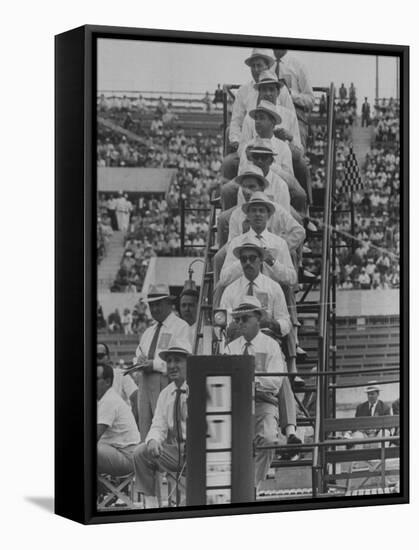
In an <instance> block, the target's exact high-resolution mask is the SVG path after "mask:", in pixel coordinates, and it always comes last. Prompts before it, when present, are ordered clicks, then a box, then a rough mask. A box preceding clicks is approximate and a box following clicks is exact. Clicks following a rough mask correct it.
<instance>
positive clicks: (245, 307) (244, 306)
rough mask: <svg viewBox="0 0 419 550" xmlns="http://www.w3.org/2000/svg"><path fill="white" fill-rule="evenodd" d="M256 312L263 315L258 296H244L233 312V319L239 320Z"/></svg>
mask: <svg viewBox="0 0 419 550" xmlns="http://www.w3.org/2000/svg"><path fill="white" fill-rule="evenodd" d="M255 312H258V313H263V308H262V304H261V303H260V301H259V300H258V299H257V298H256V296H243V297H242V298H241V300H240V302H239V304H238V305H237V306H236V307H235V308H234V309H233V311H232V312H231V315H232V317H233V318H237V317H241V316H242V315H247V314H249V313H255Z"/></svg>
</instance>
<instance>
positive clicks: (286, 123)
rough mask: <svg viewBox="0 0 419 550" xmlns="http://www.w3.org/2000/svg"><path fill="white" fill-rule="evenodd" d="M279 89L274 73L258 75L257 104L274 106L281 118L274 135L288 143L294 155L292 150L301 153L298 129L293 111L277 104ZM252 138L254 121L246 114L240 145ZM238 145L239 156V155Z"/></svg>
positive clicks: (265, 72) (301, 147)
mask: <svg viewBox="0 0 419 550" xmlns="http://www.w3.org/2000/svg"><path fill="white" fill-rule="evenodd" d="M281 87H282V85H281V83H280V82H279V80H278V78H277V77H276V75H275V73H272V72H271V71H264V72H263V73H261V74H260V75H259V80H258V82H256V84H255V89H256V90H257V92H258V99H257V103H259V102H260V101H262V100H265V101H269V102H271V103H273V104H274V105H276V109H277V111H278V113H279V115H280V117H281V122H280V123H279V124H278V125H277V126H276V127H275V135H276V136H277V137H279V138H280V139H282V140H283V141H287V142H288V144H289V145H290V147H291V152H292V153H293V155H294V150H299V151H300V152H301V151H303V146H302V144H301V139H300V129H299V126H298V120H297V116H296V114H295V111H294V110H292V111H291V110H290V109H287V108H286V107H283V106H282V105H281V104H280V102H279V94H280V92H281ZM254 137H256V131H255V123H254V120H252V119H251V118H250V117H249V113H247V114H246V116H245V118H244V120H243V127H242V133H241V136H240V144H242V143H243V142H244V143H246V142H248V141H250V140H251V139H253V138H254ZM240 144H239V155H240V153H241V146H240Z"/></svg>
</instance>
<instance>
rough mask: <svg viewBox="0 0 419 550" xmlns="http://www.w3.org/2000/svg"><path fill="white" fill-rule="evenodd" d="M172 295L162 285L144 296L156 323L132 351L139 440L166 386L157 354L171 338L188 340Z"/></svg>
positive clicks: (165, 346)
mask: <svg viewBox="0 0 419 550" xmlns="http://www.w3.org/2000/svg"><path fill="white" fill-rule="evenodd" d="M173 300H174V296H171V295H170V292H169V287H168V286H167V285H166V284H156V285H151V286H150V288H149V291H148V294H147V302H148V306H149V308H150V313H151V316H152V317H153V319H154V320H155V321H156V323H155V324H153V325H152V326H151V327H149V328H147V329H146V330H145V331H144V333H143V335H142V336H141V339H140V343H139V345H138V347H137V350H136V352H135V355H136V362H137V365H138V368H139V369H140V372H141V374H142V376H141V381H140V384H139V385H140V408H139V423H140V432H141V434H142V437H145V436H146V434H147V433H148V430H149V429H150V426H151V422H152V419H153V414H154V411H155V408H156V403H157V398H158V396H159V394H160V392H161V390H162V389H163V388H165V387H166V386H167V375H166V363H165V361H164V360H163V359H161V357H160V355H159V352H160V351H161V350H162V349H166V348H167V347H168V346H169V345H170V342H171V341H172V340H173V339H177V338H180V339H182V340H188V338H189V326H188V324H187V323H186V322H185V321H183V320H182V319H180V317H178V316H177V315H176V314H175V313H174V311H173Z"/></svg>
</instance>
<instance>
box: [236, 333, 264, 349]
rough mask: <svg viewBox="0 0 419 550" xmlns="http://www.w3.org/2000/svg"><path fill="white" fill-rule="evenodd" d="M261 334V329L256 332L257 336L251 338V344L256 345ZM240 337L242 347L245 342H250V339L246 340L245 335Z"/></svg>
mask: <svg viewBox="0 0 419 550" xmlns="http://www.w3.org/2000/svg"><path fill="white" fill-rule="evenodd" d="M259 334H260V331H259V332H258V333H257V334H256V336H255V337H254V338H252V340H250V345H251V346H256V343H257V340H258V336H259ZM240 338H241V342H240V344H241V347H243V346H244V345H245V343H246V342H248V340H246V338H245V337H244V336H240Z"/></svg>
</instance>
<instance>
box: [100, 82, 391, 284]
mask: <svg viewBox="0 0 419 550" xmlns="http://www.w3.org/2000/svg"><path fill="white" fill-rule="evenodd" d="M209 101H210V99H209V94H205V102H204V103H209ZM152 109H153V110H152ZM318 112H319V115H320V116H322V115H324V114H325V113H326V99H325V96H324V95H322V96H321V97H320V101H319V104H318ZM368 112H369V111H368ZM98 113H99V115H100V116H104V117H107V118H109V119H110V120H112V121H114V122H115V123H118V124H120V125H122V126H123V127H124V128H126V129H127V135H122V136H121V134H120V132H119V131H116V130H113V129H111V128H108V127H105V126H100V127H99V128H98V142H97V163H98V166H132V167H135V166H138V167H151V168H176V169H177V174H176V177H175V179H174V181H173V183H172V185H171V187H170V189H169V191H168V193H167V196H166V197H164V198H163V197H158V196H151V197H150V198H140V199H137V200H133V201H132V202H133V207H132V211H131V217H130V222H129V227H128V231H127V232H126V234H125V250H124V255H123V258H122V260H121V265H120V269H119V271H118V273H117V274H116V278H115V281H114V284H113V286H112V289H111V290H112V291H114V292H140V291H141V289H142V285H143V282H144V278H145V275H146V272H147V268H148V265H149V262H150V259H151V258H152V257H156V256H178V255H180V254H182V255H189V256H194V255H202V254H203V250H204V245H205V242H206V235H207V231H208V222H207V217H208V209H209V201H210V193H211V191H212V190H213V189H216V188H219V187H220V184H221V181H222V180H221V176H220V168H221V165H222V160H223V147H222V139H221V135H220V134H218V135H205V136H204V135H202V134H201V133H199V132H198V133H197V134H196V135H194V136H191V135H188V136H187V135H186V134H185V131H184V129H182V128H181V120H179V118H178V115H176V114H174V113H173V109H172V106H171V104H170V103H166V102H165V101H164V100H163V98H160V99H159V101H158V103H157V105H155V106H154V107H153V108H151V107H150V105H147V103H146V101H145V100H144V98H143V97H142V96H141V95H140V96H139V97H138V99H133V98H128V97H127V96H123V97H122V98H117V97H114V98H105V97H104V96H101V97H100V98H99V99H98ZM145 113H148V114H149V116H151V117H152V120H151V123H148V124H147V125H145V124H143V123H142V122H141V117H142V115H144V114H145ZM336 113H337V120H336V124H337V129H336V136H337V149H336V158H337V187H338V189H339V186H340V182H341V181H342V178H343V171H344V162H345V158H346V155H347V153H348V150H349V149H348V144H349V140H350V128H351V126H352V125H353V124H354V122H355V121H356V120H357V97H356V89H355V87H354V85H353V83H351V85H350V86H349V87H348V88H346V87H345V85H344V84H343V83H342V85H341V86H340V88H339V89H338V98H337V100H336ZM135 121H136V122H135ZM368 124H371V125H372V127H373V129H374V145H373V147H372V149H371V150H370V151H369V152H368V154H367V156H366V161H365V166H363V167H362V174H363V189H362V190H360V191H357V192H355V193H354V194H353V197H349V196H348V195H347V193H344V192H341V191H340V192H339V194H338V200H339V202H340V204H341V207H342V208H343V209H345V208H350V202H349V200H350V199H351V198H352V199H353V202H354V205H355V212H356V216H355V238H356V239H357V240H356V241H353V240H352V239H351V238H349V237H348V238H345V237H344V236H340V237H339V239H338V241H339V243H340V244H347V245H348V248H346V249H345V248H342V249H339V252H338V266H337V271H338V285H339V288H341V289H352V288H355V289H357V288H371V289H385V288H397V287H398V286H399V260H398V255H399V252H400V232H399V206H400V204H399V189H400V180H399V156H400V151H399V145H398V143H399V126H400V124H399V103H398V101H397V100H394V99H393V98H390V99H388V100H386V99H381V100H379V101H378V102H377V103H376V104H375V108H374V114H373V116H371V117H369V119H368ZM130 130H131V131H134V132H135V134H136V136H132V135H130ZM326 134H327V129H326V125H325V124H324V123H321V119H320V121H318V122H314V121H313V123H311V125H310V127H309V134H308V139H307V150H306V156H307V159H308V161H309V168H310V175H311V181H312V188H313V189H321V188H322V187H323V186H324V181H325V177H326V174H325V160H324V159H325V148H326V145H327V137H326ZM138 135H139V136H140V137H141V139H138V137H137V136H138ZM110 198H111V199H112V197H110ZM106 200H109V197H108V198H106V197H103V200H102V204H99V209H98V225H97V247H98V262H100V261H101V259H102V258H103V257H104V255H106V249H107V243H108V240H109V237H110V236H111V235H112V233H113V230H115V229H118V227H117V225H116V226H115V224H114V223H113V221H112V219H111V217H110V216H109V215H107V213H108V214H109V210H107V208H106V205H105V202H106ZM182 200H183V201H184V206H185V207H186V209H191V210H194V212H188V211H187V212H186V214H185V232H184V242H183V244H184V250H183V252H181V244H182V243H181V233H182V231H181V223H182V220H181V201H182ZM99 202H100V203H101V201H99ZM101 206H102V208H101ZM337 228H338V229H339V231H341V232H342V234H343V235H345V234H349V233H350V232H351V224H350V217H349V215H347V216H345V215H341V216H340V217H339V220H338V224H337ZM353 243H355V244H354V245H353ZM351 245H353V246H351Z"/></svg>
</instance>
